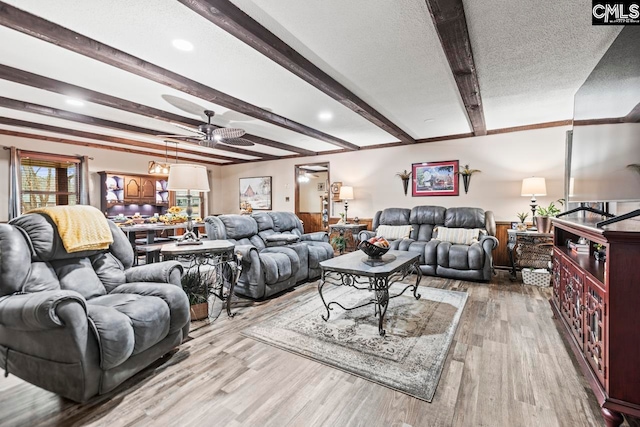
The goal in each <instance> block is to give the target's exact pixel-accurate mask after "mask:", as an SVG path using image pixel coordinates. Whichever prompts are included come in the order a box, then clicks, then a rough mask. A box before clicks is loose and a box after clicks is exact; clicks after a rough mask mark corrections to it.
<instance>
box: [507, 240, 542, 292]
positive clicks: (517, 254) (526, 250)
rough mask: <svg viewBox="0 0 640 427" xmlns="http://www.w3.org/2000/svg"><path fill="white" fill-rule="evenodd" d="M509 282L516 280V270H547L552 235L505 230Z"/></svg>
mask: <svg viewBox="0 0 640 427" xmlns="http://www.w3.org/2000/svg"><path fill="white" fill-rule="evenodd" d="M507 234H508V235H509V243H507V250H508V252H509V261H511V281H515V280H516V278H517V275H516V274H517V273H516V271H517V269H522V268H549V262H551V253H552V248H553V234H546V233H538V232H537V231H517V230H507Z"/></svg>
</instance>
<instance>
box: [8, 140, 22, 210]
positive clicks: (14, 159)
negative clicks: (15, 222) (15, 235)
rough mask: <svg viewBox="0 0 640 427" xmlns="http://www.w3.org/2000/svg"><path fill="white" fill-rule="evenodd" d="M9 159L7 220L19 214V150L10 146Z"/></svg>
mask: <svg viewBox="0 0 640 427" xmlns="http://www.w3.org/2000/svg"><path fill="white" fill-rule="evenodd" d="M10 150H11V158H10V159H9V220H12V219H13V218H16V217H18V216H20V199H21V195H20V150H18V149H17V148H16V147H11V148H10Z"/></svg>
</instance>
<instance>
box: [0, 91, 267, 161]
mask: <svg viewBox="0 0 640 427" xmlns="http://www.w3.org/2000/svg"><path fill="white" fill-rule="evenodd" d="M0 107H5V108H11V109H13V110H18V111H24V112H27V113H35V114H40V115H43V116H47V117H55V118H57V119H62V120H69V121H73V122H76V123H83V124H87V125H92V126H99V127H103V128H108V129H115V130H119V131H124V132H133V133H139V134H142V135H149V136H156V135H161V134H162V133H163V132H162V131H159V130H154V129H147V128H143V127H140V126H134V125H128V124H126V123H120V122H114V121H112V120H106V119H100V118H97V117H91V116H86V115H84V114H78V113H74V112H72V111H65V110H59V109H57V108H52V107H47V106H44V105H39V104H32V103H30V102H24V101H18V100H15V99H11V98H5V97H2V96H0ZM215 148H216V150H217V149H220V150H224V151H229V152H232V153H237V154H242V155H246V156H252V157H261V158H263V159H266V160H275V159H277V158H278V157H277V156H273V155H271V154H263V153H258V152H255V151H249V150H243V149H241V148H237V147H231V146H228V145H224V144H219V145H217V146H216V147H215Z"/></svg>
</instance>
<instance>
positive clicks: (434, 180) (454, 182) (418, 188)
mask: <svg viewBox="0 0 640 427" xmlns="http://www.w3.org/2000/svg"><path fill="white" fill-rule="evenodd" d="M459 168H460V165H459V161H458V160H447V161H440V162H423V163H414V164H412V165H411V170H412V174H411V175H412V177H413V183H412V186H411V195H412V196H413V197H421V196H457V195H459V191H460V190H459V175H458V171H459Z"/></svg>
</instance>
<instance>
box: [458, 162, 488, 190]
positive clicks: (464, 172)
mask: <svg viewBox="0 0 640 427" xmlns="http://www.w3.org/2000/svg"><path fill="white" fill-rule="evenodd" d="M480 172H482V171H481V170H479V169H471V168H470V167H469V165H464V166H463V167H462V169H461V170H460V171H459V172H458V175H460V176H461V177H462V183H463V184H464V194H467V192H468V191H469V184H471V177H472V176H473V174H474V173H480Z"/></svg>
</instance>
